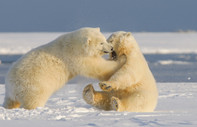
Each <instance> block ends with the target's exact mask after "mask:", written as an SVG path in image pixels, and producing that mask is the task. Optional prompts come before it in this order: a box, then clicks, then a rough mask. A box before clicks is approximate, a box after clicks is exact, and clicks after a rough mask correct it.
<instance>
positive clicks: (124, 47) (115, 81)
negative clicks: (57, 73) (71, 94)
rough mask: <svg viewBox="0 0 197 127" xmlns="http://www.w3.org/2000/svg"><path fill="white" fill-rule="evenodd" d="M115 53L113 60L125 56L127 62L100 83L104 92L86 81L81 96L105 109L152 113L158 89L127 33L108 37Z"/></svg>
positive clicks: (112, 56) (132, 39) (135, 45)
mask: <svg viewBox="0 0 197 127" xmlns="http://www.w3.org/2000/svg"><path fill="white" fill-rule="evenodd" d="M108 42H109V43H112V44H113V47H114V49H115V52H113V53H111V58H112V59H116V58H117V59H119V58H120V56H121V55H126V59H127V60H126V63H125V64H124V65H123V66H122V67H121V68H120V69H119V70H118V71H117V72H116V73H115V74H114V75H112V76H111V77H110V79H109V80H108V81H104V82H101V83H100V84H99V85H100V87H101V89H102V90H103V91H95V90H94V88H93V86H92V85H91V84H89V85H88V86H86V87H85V88H84V91H83V98H84V100H85V101H86V102H87V103H88V104H91V105H93V106H95V107H97V108H100V109H104V110H116V111H129V112H152V111H154V109H155V107H156V104H157V98H158V92H157V87H156V83H155V79H154V77H153V75H152V73H151V71H150V69H149V67H148V65H147V62H146V60H145V58H144V56H143V54H142V53H141V51H140V49H139V46H138V44H137V42H136V41H135V39H134V37H133V36H132V35H131V33H130V32H122V31H121V32H116V33H113V34H112V35H111V36H110V37H109V38H108Z"/></svg>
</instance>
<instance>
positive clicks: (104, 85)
mask: <svg viewBox="0 0 197 127" xmlns="http://www.w3.org/2000/svg"><path fill="white" fill-rule="evenodd" d="M99 86H100V88H101V89H102V90H103V91H111V90H112V86H111V85H109V84H108V83H106V82H100V83H99Z"/></svg>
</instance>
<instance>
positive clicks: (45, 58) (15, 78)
mask: <svg viewBox="0 0 197 127" xmlns="http://www.w3.org/2000/svg"><path fill="white" fill-rule="evenodd" d="M112 50H113V47H112V45H111V44H109V43H107V41H106V39H105V37H104V35H103V34H102V33H101V32H100V28H88V27H87V28H81V29H79V30H76V31H73V32H70V33H67V34H64V35H62V36H60V37H58V38H57V39H55V40H54V41H52V42H50V43H48V44H46V45H43V46H40V47H38V48H35V49H33V50H32V51H30V52H28V53H27V54H26V55H24V56H23V57H22V58H20V59H19V60H18V61H17V62H16V63H14V64H13V66H12V67H11V68H10V70H9V71H8V74H7V76H6V81H5V82H6V83H5V84H6V85H5V99H4V104H3V106H4V107H5V108H9V109H11V108H18V107H21V108H25V109H34V108H36V107H43V106H44V105H45V103H46V102H47V100H48V98H49V97H50V96H51V95H52V94H53V93H54V92H55V91H57V90H58V89H60V88H61V87H62V86H63V85H64V84H65V83H66V82H67V81H68V80H70V79H72V78H74V77H75V76H77V75H82V76H86V77H91V78H95V79H99V80H101V81H103V80H107V79H108V78H109V77H110V76H111V75H112V74H113V73H114V72H115V71H117V70H118V69H119V68H120V67H121V65H122V64H123V63H124V58H123V59H122V60H120V61H118V62H115V61H110V60H105V59H104V58H102V55H104V54H105V53H110V52H112Z"/></svg>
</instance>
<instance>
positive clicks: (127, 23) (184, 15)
mask: <svg viewBox="0 0 197 127" xmlns="http://www.w3.org/2000/svg"><path fill="white" fill-rule="evenodd" d="M86 26H89V27H100V28H101V30H102V31H105V32H111V31H118V30H124V31H132V32H141V31H149V32H163V31H178V30H196V31H197V0H0V32H66V31H72V30H75V29H78V28H80V27H86Z"/></svg>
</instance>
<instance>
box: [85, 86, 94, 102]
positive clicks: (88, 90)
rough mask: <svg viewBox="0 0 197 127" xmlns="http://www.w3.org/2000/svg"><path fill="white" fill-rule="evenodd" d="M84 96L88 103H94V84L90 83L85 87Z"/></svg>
mask: <svg viewBox="0 0 197 127" xmlns="http://www.w3.org/2000/svg"><path fill="white" fill-rule="evenodd" d="M83 98H84V100H85V101H86V102H87V103H88V104H94V88H93V86H92V84H89V85H87V86H86V87H85V88H84V90H83Z"/></svg>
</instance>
